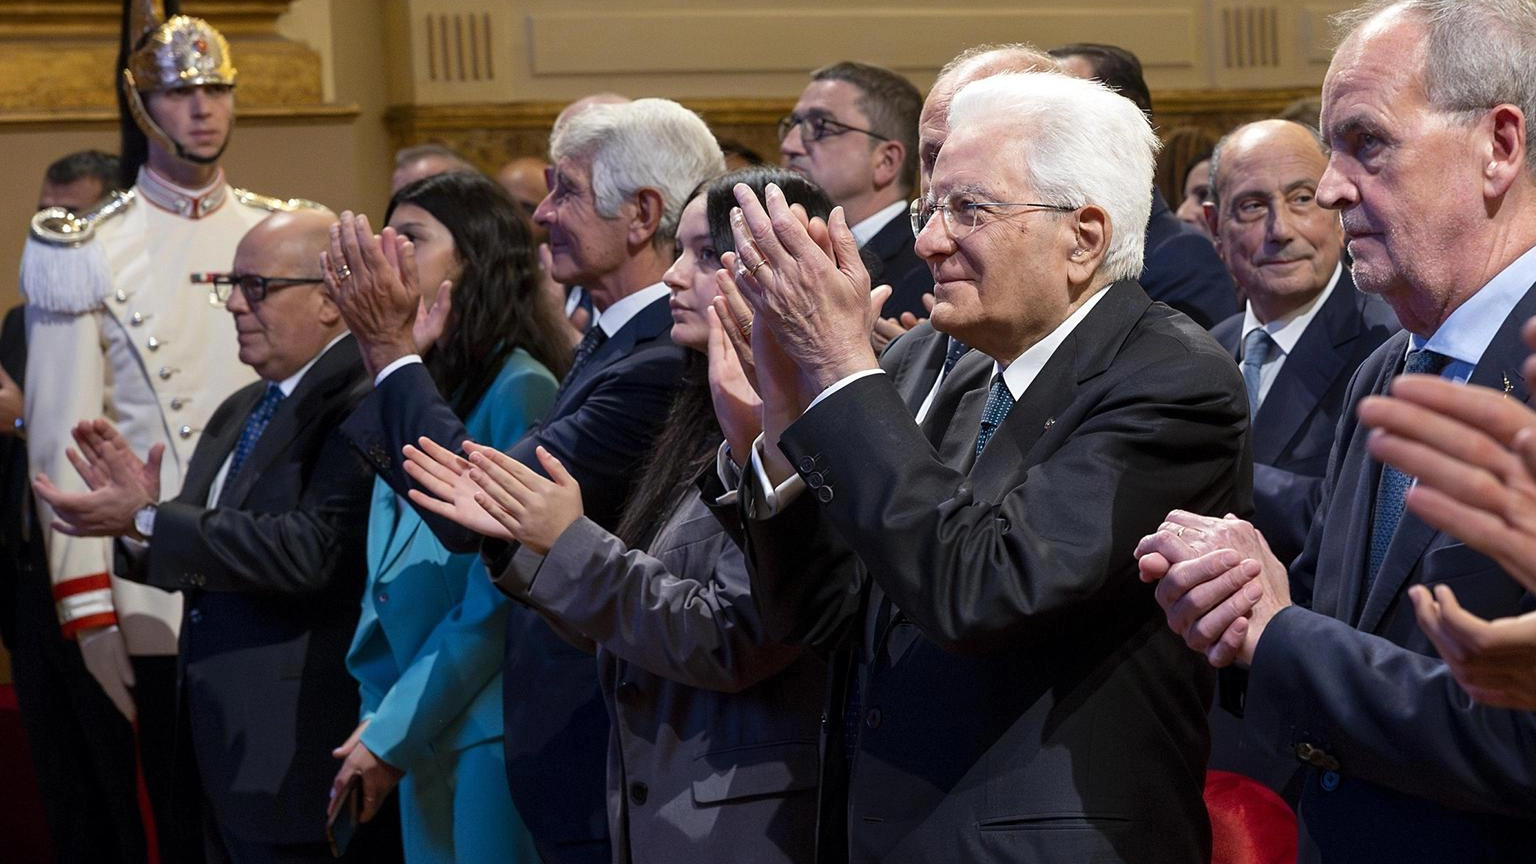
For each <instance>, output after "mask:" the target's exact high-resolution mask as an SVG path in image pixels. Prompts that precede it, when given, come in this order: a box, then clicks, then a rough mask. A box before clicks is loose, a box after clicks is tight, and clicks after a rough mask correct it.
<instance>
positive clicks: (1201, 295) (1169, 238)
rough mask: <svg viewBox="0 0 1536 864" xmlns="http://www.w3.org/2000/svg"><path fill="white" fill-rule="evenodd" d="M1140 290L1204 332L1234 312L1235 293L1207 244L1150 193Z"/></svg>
mask: <svg viewBox="0 0 1536 864" xmlns="http://www.w3.org/2000/svg"><path fill="white" fill-rule="evenodd" d="M1140 281H1141V285H1142V287H1143V288H1145V289H1146V291H1147V296H1149V297H1151V298H1152V299H1153V300H1161V301H1163V302H1164V303H1167V304H1168V305H1169V306H1172V307H1173V308H1175V309H1177V310H1179V311H1180V312H1183V313H1184V314H1185V315H1188V316H1189V317H1191V318H1193V319H1195V323H1196V324H1199V325H1200V326H1201V327H1205V328H1207V329H1209V328H1211V327H1213V326H1215V325H1216V324H1217V323H1218V322H1221V321H1225V320H1226V319H1227V317H1228V316H1229V315H1231V314H1232V313H1233V312H1234V311H1236V310H1237V308H1238V304H1237V291H1236V289H1235V288H1233V287H1232V276H1231V275H1230V274H1229V273H1228V272H1227V265H1226V264H1224V263H1222V260H1221V256H1220V255H1217V254H1216V247H1215V246H1213V245H1211V239H1210V238H1209V237H1207V236H1205V235H1204V234H1201V233H1200V232H1199V231H1198V230H1196V229H1194V228H1192V227H1190V226H1189V225H1185V224H1184V223H1183V222H1180V221H1179V217H1177V216H1175V215H1174V213H1173V211H1172V210H1170V209H1168V202H1167V201H1164V200H1163V195H1162V193H1161V192H1158V191H1157V190H1156V189H1153V190H1152V216H1151V218H1149V219H1148V220H1147V256H1146V261H1145V263H1144V264H1143V265H1142V271H1141V280H1140Z"/></svg>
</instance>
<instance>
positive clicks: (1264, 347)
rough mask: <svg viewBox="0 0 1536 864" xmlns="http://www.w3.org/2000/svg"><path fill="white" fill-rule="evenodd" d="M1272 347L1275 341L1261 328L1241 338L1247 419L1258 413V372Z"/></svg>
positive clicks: (1250, 331) (1254, 329)
mask: <svg viewBox="0 0 1536 864" xmlns="http://www.w3.org/2000/svg"><path fill="white" fill-rule="evenodd" d="M1274 345H1275V340H1274V339H1272V338H1270V335H1269V334H1268V333H1265V332H1264V328H1263V327H1255V328H1253V329H1252V330H1249V331H1248V335H1247V336H1244V337H1243V364H1242V370H1243V384H1244V385H1246V386H1247V388H1248V416H1249V417H1252V416H1253V415H1255V414H1257V413H1259V370H1260V369H1262V368H1263V367H1264V361H1266V360H1268V359H1269V349H1270V348H1272V347H1274Z"/></svg>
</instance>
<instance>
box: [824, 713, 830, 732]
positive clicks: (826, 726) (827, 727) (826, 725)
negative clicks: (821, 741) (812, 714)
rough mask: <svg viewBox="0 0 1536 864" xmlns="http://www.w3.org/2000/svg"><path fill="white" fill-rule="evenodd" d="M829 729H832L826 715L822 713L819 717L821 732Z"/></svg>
mask: <svg viewBox="0 0 1536 864" xmlns="http://www.w3.org/2000/svg"><path fill="white" fill-rule="evenodd" d="M830 728H832V727H831V724H830V723H828V722H827V715H826V714H825V713H823V714H822V715H821V731H823V732H826V731H827V730H828V729H830Z"/></svg>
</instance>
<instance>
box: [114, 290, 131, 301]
mask: <svg viewBox="0 0 1536 864" xmlns="http://www.w3.org/2000/svg"><path fill="white" fill-rule="evenodd" d="M112 299H113V300H116V301H117V302H119V303H127V302H128V292H127V291H124V290H123V289H121V288H119V289H117V290H116V291H113V292H112Z"/></svg>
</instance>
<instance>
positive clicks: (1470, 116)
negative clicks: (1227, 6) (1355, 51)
mask: <svg viewBox="0 0 1536 864" xmlns="http://www.w3.org/2000/svg"><path fill="white" fill-rule="evenodd" d="M1388 11H1402V12H1406V13H1408V14H1410V15H1413V16H1414V17H1417V18H1418V19H1420V20H1422V21H1423V22H1424V24H1425V27H1426V28H1427V30H1428V31H1429V32H1428V38H1427V39H1426V40H1425V43H1424V69H1423V74H1424V90H1425V95H1426V97H1427V98H1428V99H1429V102H1430V104H1431V105H1434V106H1435V107H1436V108H1439V109H1441V110H1442V111H1448V112H1452V113H1455V114H1459V115H1461V118H1460V119H1461V120H1462V122H1464V123H1470V122H1472V121H1474V120H1475V119H1477V118H1478V117H1480V116H1482V115H1483V114H1484V113H1485V112H1487V111H1488V110H1489V109H1491V108H1493V107H1494V106H1495V105H1502V104H1506V103H1507V104H1510V105H1514V106H1515V107H1517V108H1519V109H1520V110H1521V111H1522V112H1523V113H1524V114H1525V165H1526V169H1527V170H1530V171H1536V64H1533V63H1532V62H1531V58H1532V57H1536V6H1533V5H1532V3H1531V2H1530V0H1376V2H1370V3H1366V4H1364V5H1362V6H1359V7H1357V8H1355V9H1351V10H1349V11H1347V12H1341V13H1339V14H1338V15H1336V16H1334V19H1333V21H1334V25H1335V26H1336V27H1338V28H1339V30H1340V31H1341V32H1342V33H1344V34H1345V35H1347V34H1349V33H1353V32H1354V31H1355V30H1357V29H1359V28H1360V27H1361V26H1363V25H1365V24H1366V23H1368V22H1369V21H1371V20H1372V19H1374V18H1376V17H1377V16H1378V15H1380V14H1382V13H1384V12H1388Z"/></svg>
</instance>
